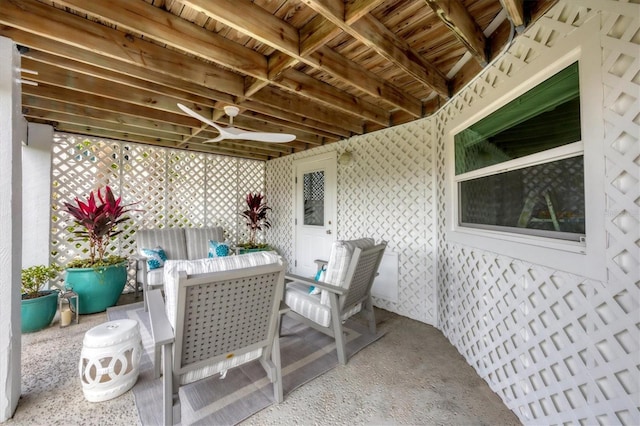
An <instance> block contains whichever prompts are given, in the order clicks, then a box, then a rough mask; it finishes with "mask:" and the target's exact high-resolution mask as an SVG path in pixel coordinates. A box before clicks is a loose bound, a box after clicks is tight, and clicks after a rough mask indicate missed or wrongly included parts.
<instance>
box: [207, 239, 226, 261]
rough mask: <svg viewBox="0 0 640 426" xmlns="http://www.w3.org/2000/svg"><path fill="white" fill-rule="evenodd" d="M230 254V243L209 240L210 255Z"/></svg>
mask: <svg viewBox="0 0 640 426" xmlns="http://www.w3.org/2000/svg"><path fill="white" fill-rule="evenodd" d="M225 256H229V244H227V243H221V242H218V241H214V240H209V257H225Z"/></svg>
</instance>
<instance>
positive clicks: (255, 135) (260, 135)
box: [221, 127, 296, 143]
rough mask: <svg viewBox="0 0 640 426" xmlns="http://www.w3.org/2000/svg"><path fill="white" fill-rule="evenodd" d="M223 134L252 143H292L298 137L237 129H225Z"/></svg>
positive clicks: (229, 137)
mask: <svg viewBox="0 0 640 426" xmlns="http://www.w3.org/2000/svg"><path fill="white" fill-rule="evenodd" d="M221 133H222V134H223V135H225V137H226V138H227V139H245V140H250V141H257V142H271V143H285V142H291V141H292V140H294V139H295V138H296V135H290V134H288V133H269V132H249V131H246V130H242V129H238V128H237V127H227V128H223V129H222V131H221Z"/></svg>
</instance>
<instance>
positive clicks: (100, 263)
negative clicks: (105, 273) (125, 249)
mask: <svg viewBox="0 0 640 426" xmlns="http://www.w3.org/2000/svg"><path fill="white" fill-rule="evenodd" d="M126 261H127V258H126V257H122V256H107V257H104V258H102V259H99V260H95V261H92V260H91V259H74V260H72V261H71V262H69V263H68V264H67V268H104V267H107V266H112V265H119V264H121V263H123V262H126Z"/></svg>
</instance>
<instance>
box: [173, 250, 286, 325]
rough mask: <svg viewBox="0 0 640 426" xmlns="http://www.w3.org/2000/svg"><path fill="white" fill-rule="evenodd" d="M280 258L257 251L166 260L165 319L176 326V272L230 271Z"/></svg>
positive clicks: (266, 263)
mask: <svg viewBox="0 0 640 426" xmlns="http://www.w3.org/2000/svg"><path fill="white" fill-rule="evenodd" d="M280 261H281V260H280V256H279V255H278V254H277V253H276V252H274V251H259V252H255V253H247V254H241V255H238V256H226V257H213V258H205V259H196V260H167V261H166V262H165V264H164V298H165V310H166V312H167V318H168V319H169V322H170V323H171V326H172V327H175V324H176V303H177V299H178V271H185V272H186V273H187V275H193V274H203V273H206V272H218V271H231V270H234V269H241V268H248V267H251V266H259V265H269V264H272V263H279V262H280Z"/></svg>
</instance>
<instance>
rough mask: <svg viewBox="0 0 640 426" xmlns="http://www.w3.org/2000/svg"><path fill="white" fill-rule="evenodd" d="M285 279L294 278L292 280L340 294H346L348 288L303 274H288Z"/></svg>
mask: <svg viewBox="0 0 640 426" xmlns="http://www.w3.org/2000/svg"><path fill="white" fill-rule="evenodd" d="M284 277H285V279H287V280H292V281H298V282H301V283H304V284H308V285H312V286H315V287H316V288H319V289H320V290H327V291H329V292H331V293H335V294H337V295H338V296H342V295H343V294H345V293H346V292H347V289H346V288H342V287H338V286H335V285H331V284H328V283H325V282H323V281H316V280H314V279H313V278H308V277H303V276H302V275H295V274H286V275H285V276H284Z"/></svg>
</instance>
